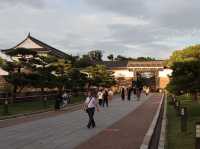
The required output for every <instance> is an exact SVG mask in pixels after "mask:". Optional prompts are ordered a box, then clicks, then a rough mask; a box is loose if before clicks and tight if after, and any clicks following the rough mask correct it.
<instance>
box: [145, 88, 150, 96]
mask: <svg viewBox="0 0 200 149" xmlns="http://www.w3.org/2000/svg"><path fill="white" fill-rule="evenodd" d="M144 91H145V95H146V96H148V95H149V91H150V89H149V87H148V86H146V87H145V90H144Z"/></svg>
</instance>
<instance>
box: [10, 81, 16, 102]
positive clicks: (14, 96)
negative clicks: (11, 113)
mask: <svg viewBox="0 0 200 149" xmlns="http://www.w3.org/2000/svg"><path fill="white" fill-rule="evenodd" d="M16 93H17V86H15V85H14V87H13V92H12V97H11V101H10V102H11V103H14V102H15V100H16Z"/></svg>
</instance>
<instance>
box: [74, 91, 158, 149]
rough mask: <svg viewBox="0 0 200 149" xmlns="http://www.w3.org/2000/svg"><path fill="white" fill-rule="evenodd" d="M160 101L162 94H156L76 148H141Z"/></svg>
mask: <svg viewBox="0 0 200 149" xmlns="http://www.w3.org/2000/svg"><path fill="white" fill-rule="evenodd" d="M160 101H161V95H160V94H157V95H156V94H154V95H153V96H152V97H150V99H149V100H148V101H147V102H145V103H144V104H143V105H141V106H140V107H138V108H137V109H136V110H134V111H132V112H131V113H129V114H128V115H127V116H125V117H124V118H122V119H121V120H120V121H118V122H116V123H115V124H113V125H112V126H110V127H109V128H107V129H105V130H104V131H102V132H101V133H99V134H98V135H96V136H94V137H93V138H91V139H89V140H88V141H86V142H84V143H82V144H80V145H79V146H77V147H76V149H139V148H140V146H141V144H142V142H143V139H144V136H145V134H146V132H147V130H148V128H149V127H150V125H151V122H152V120H153V117H154V115H155V112H156V111H157V108H158V106H159V104H160Z"/></svg>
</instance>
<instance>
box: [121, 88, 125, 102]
mask: <svg viewBox="0 0 200 149" xmlns="http://www.w3.org/2000/svg"><path fill="white" fill-rule="evenodd" d="M121 98H122V100H124V98H125V88H124V87H122V89H121Z"/></svg>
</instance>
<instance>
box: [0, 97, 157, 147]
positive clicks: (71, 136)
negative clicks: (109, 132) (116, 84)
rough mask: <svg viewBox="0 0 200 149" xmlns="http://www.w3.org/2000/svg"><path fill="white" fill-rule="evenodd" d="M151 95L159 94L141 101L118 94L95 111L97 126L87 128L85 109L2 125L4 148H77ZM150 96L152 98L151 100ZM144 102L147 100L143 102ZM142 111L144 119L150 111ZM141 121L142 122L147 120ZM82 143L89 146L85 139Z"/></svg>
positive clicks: (1, 134) (1, 138) (0, 142)
mask: <svg viewBox="0 0 200 149" xmlns="http://www.w3.org/2000/svg"><path fill="white" fill-rule="evenodd" d="M151 96H153V97H154V96H155V95H154V94H153V95H149V96H147V97H142V99H141V101H134V100H132V101H131V102H128V101H121V100H120V98H119V97H118V96H117V97H115V99H113V101H112V103H111V106H110V107H109V108H105V109H103V108H102V109H101V110H100V112H99V113H97V112H96V113H95V119H96V124H97V127H96V128H95V129H90V130H88V129H87V128H86V123H87V121H88V117H87V114H86V113H84V112H83V111H82V110H77V111H73V112H68V113H63V114H61V115H57V116H54V117H48V118H45V119H39V120H35V121H30V122H26V123H23V124H18V125H14V126H10V127H5V128H0V148H2V149H37V148H41V149H73V148H75V147H76V146H77V145H78V144H80V143H83V142H85V141H87V140H88V139H89V138H91V137H93V136H96V135H97V134H98V133H100V134H102V133H101V132H104V130H105V128H107V127H109V126H111V125H112V124H114V123H116V122H117V121H119V120H120V119H122V118H123V117H126V115H128V114H129V113H130V112H132V111H134V110H135V111H137V110H138V109H140V107H143V105H146V103H149V101H151V102H152V99H151ZM149 98H150V100H147V99H149ZM144 102H145V104H143V103H144ZM140 105H142V106H140ZM137 107H139V108H137ZM142 112H143V111H142ZM133 113H134V112H133ZM148 114H149V113H147V115H148ZM140 115H141V117H140V119H142V116H144V115H146V114H145V113H140ZM136 121H137V120H136ZM144 122H145V120H144ZM140 125H141V126H142V125H143V123H141V124H140ZM117 128H118V127H117ZM97 137H98V135H97ZM86 144H87V143H86ZM82 145H83V147H84V146H85V144H84V143H83V144H82ZM86 146H87V145H86ZM95 147H96V146H95ZM93 148H94V147H93Z"/></svg>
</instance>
